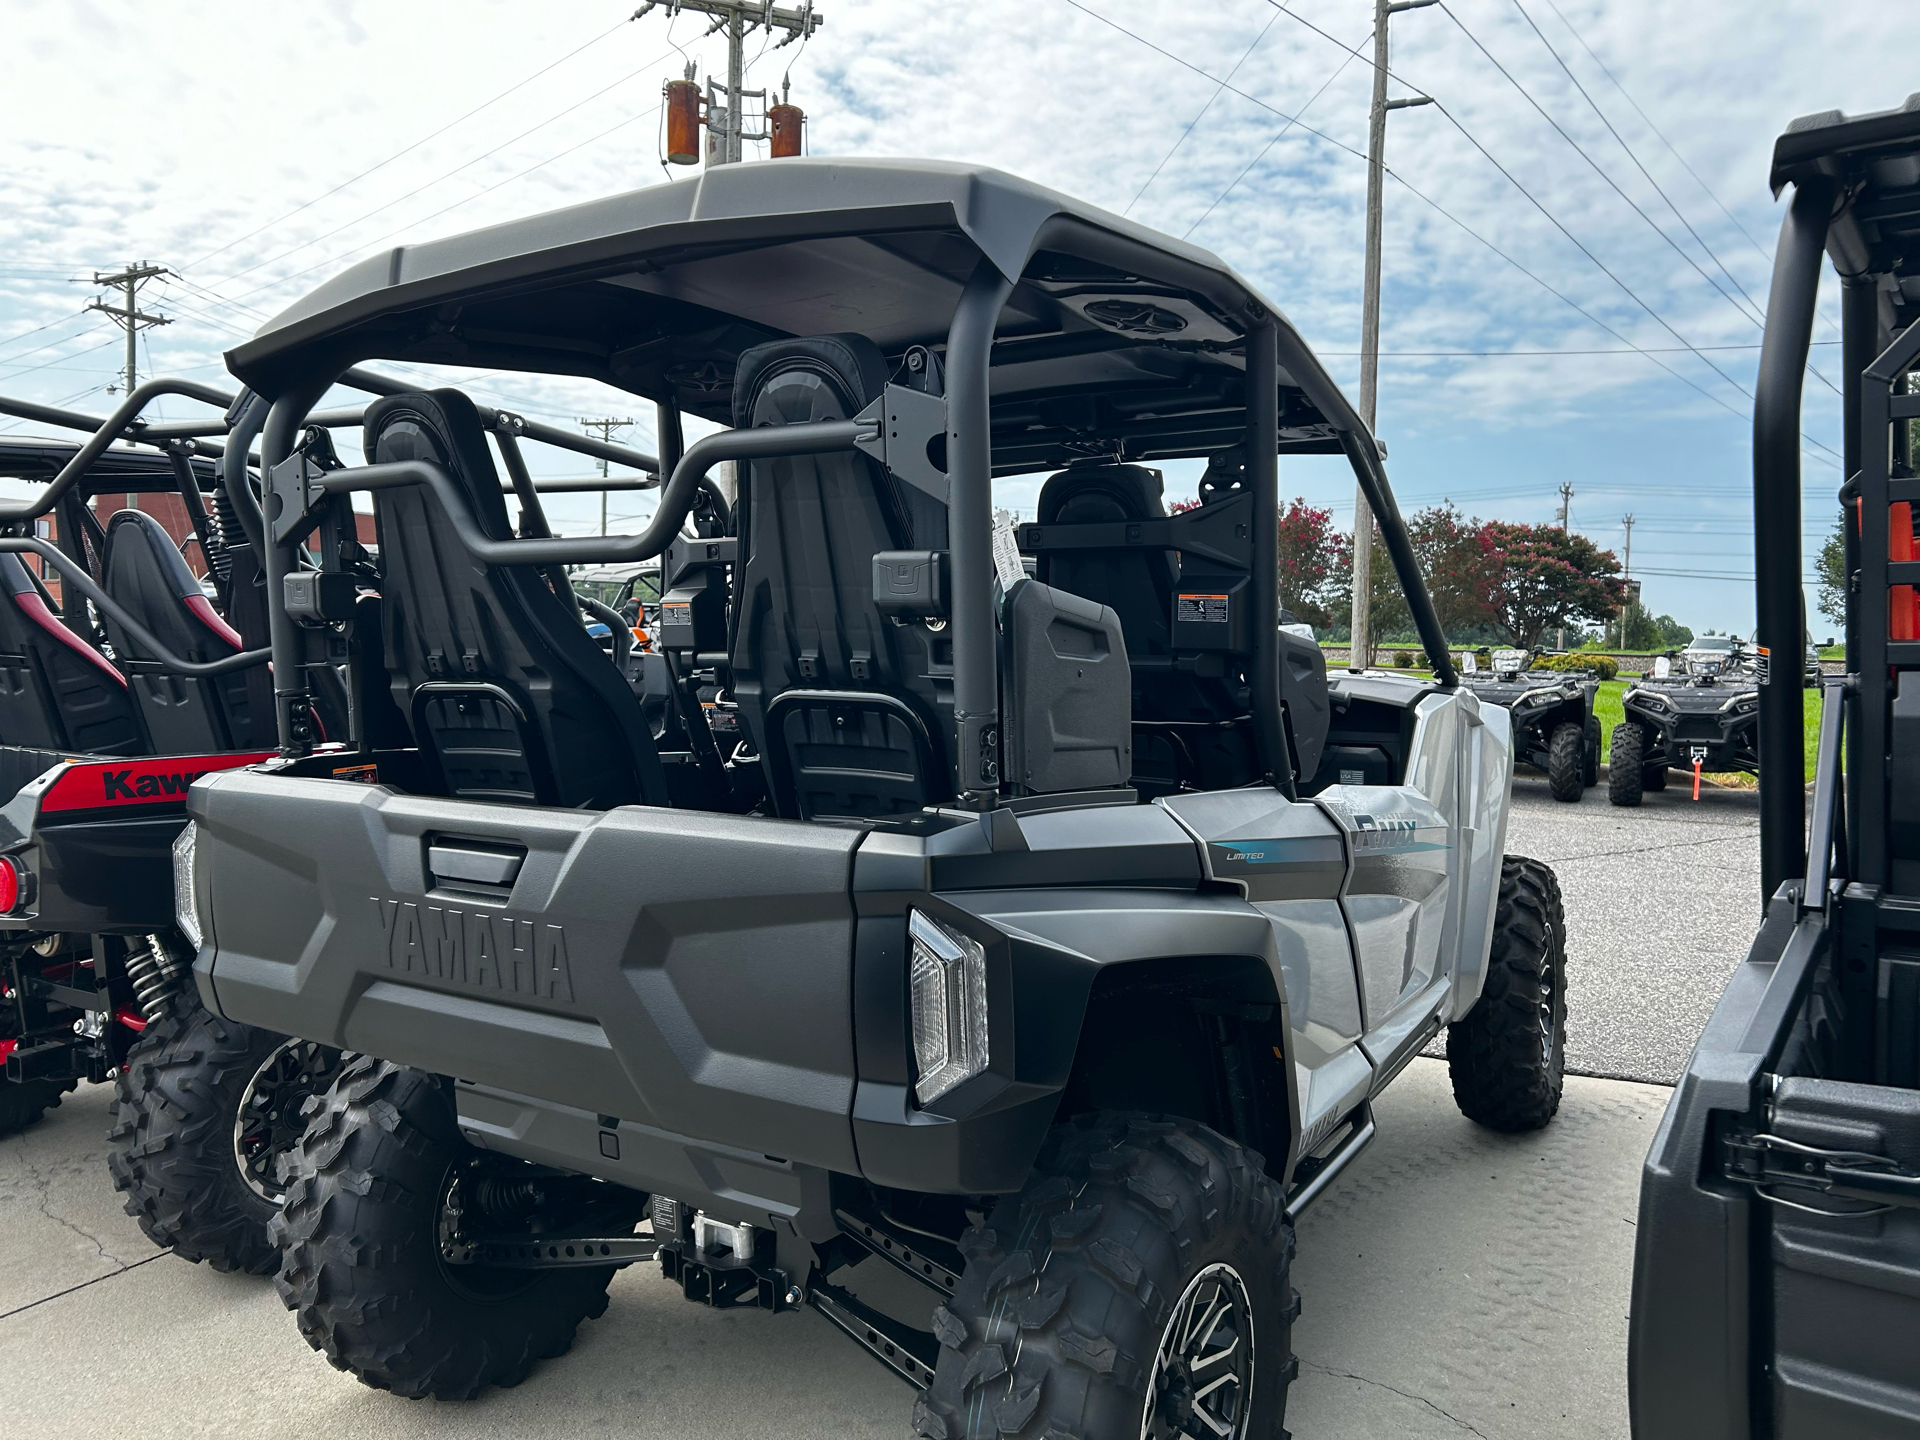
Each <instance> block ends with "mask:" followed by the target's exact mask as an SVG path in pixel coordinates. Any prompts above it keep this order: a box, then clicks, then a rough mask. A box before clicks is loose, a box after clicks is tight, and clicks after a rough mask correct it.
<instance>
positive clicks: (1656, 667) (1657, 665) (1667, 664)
mask: <svg viewBox="0 0 1920 1440" xmlns="http://www.w3.org/2000/svg"><path fill="white" fill-rule="evenodd" d="M1672 674H1673V661H1671V660H1669V659H1668V658H1667V657H1666V656H1664V655H1661V656H1659V657H1658V658H1656V659H1655V660H1654V662H1653V678H1654V679H1656V680H1665V679H1666V678H1667V677H1668V676H1670V675H1672Z"/></svg>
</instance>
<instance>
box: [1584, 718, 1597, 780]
mask: <svg viewBox="0 0 1920 1440" xmlns="http://www.w3.org/2000/svg"><path fill="white" fill-rule="evenodd" d="M1585 740H1586V746H1585V753H1584V754H1583V755H1582V756H1581V760H1580V783H1581V784H1582V785H1585V786H1589V787H1591V786H1594V785H1598V784H1599V783H1600V717H1599V716H1597V715H1589V716H1587V723H1586V727H1585Z"/></svg>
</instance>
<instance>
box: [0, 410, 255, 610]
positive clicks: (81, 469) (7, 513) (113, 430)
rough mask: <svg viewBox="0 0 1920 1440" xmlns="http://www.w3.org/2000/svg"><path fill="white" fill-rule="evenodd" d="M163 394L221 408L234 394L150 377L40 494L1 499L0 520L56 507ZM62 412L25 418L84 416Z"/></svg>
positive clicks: (29, 517) (33, 516)
mask: <svg viewBox="0 0 1920 1440" xmlns="http://www.w3.org/2000/svg"><path fill="white" fill-rule="evenodd" d="M162 395H185V396H187V397H188V398H189V399H193V400H202V401H205V402H206V403H207V404H209V405H218V406H220V407H221V408H222V409H224V408H226V407H227V406H228V405H229V404H231V403H232V401H233V397H232V396H231V395H226V394H223V393H221V392H220V391H218V390H215V389H214V388H213V387H212V386H210V385H200V384H196V383H195V382H194V381H192V380H167V379H160V380H149V381H147V382H146V384H144V385H141V386H139V387H138V388H137V389H135V390H134V391H133V393H132V394H130V395H128V396H127V398H126V399H125V400H122V401H121V402H120V404H119V406H118V407H117V408H116V409H115V410H114V412H113V414H111V415H110V416H108V417H107V418H106V419H105V420H104V421H102V422H101V423H100V425H99V428H98V429H95V430H94V431H93V434H92V436H91V437H89V438H88V439H87V440H86V442H85V443H83V444H82V445H81V446H80V448H79V449H78V450H77V451H75V452H74V456H73V458H72V459H71V460H69V461H68V462H67V463H66V464H65V465H63V466H61V467H60V473H59V474H58V475H56V476H54V477H53V479H51V480H49V481H48V482H47V488H46V489H44V490H42V491H41V492H40V493H39V494H38V495H34V496H31V497H29V498H27V499H24V500H0V523H4V522H6V521H11V520H35V519H38V518H39V517H40V516H42V515H44V514H46V513H47V512H48V511H49V510H51V509H53V507H54V506H55V505H57V504H58V503H59V502H60V497H61V496H62V495H64V494H66V493H67V491H69V490H71V489H72V488H73V487H74V486H75V485H77V484H79V483H80V478H81V476H83V475H85V474H86V473H87V471H88V470H90V469H92V468H93V462H94V461H96V460H98V459H99V458H100V456H101V455H102V454H104V453H105V451H106V449H107V447H108V446H109V445H111V444H113V442H114V441H116V440H118V439H120V438H121V436H122V435H126V433H127V430H128V428H129V427H130V426H132V425H133V422H134V421H135V420H136V419H137V418H138V416H139V414H140V412H141V411H142V410H144V409H146V407H147V406H148V405H150V404H151V403H152V402H153V401H155V400H157V399H159V398H160V396H162ZM6 408H7V409H8V410H9V411H10V412H12V413H19V412H20V411H22V410H26V409H34V410H40V409H41V407H39V406H28V405H26V404H24V403H21V402H15V401H8V402H7V406H6ZM62 414H65V412H61V411H51V412H50V413H48V412H45V411H43V412H42V413H41V414H37V415H29V416H27V417H26V418H28V419H39V420H44V421H45V422H46V423H48V424H60V425H66V424H69V422H70V421H72V420H77V419H82V418H84V417H81V416H74V415H67V417H66V418H65V419H55V418H53V417H54V416H56V415H62ZM77 428H81V429H90V428H92V427H91V426H86V425H82V426H80V427H77ZM127 438H128V439H136V440H137V439H139V438H141V437H140V435H139V434H138V433H137V432H136V433H134V434H132V435H128V436H127ZM89 598H91V597H89Z"/></svg>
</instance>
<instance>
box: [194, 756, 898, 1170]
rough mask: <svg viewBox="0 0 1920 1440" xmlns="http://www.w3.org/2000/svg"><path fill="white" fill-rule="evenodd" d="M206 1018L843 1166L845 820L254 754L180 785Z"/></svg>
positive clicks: (853, 835)
mask: <svg viewBox="0 0 1920 1440" xmlns="http://www.w3.org/2000/svg"><path fill="white" fill-rule="evenodd" d="M189 809H190V811H191V812H192V814H193V817H194V820H195V822H196V825H197V827H198V828H197V831H196V840H195V852H196V853H195V886H196V892H197V896H198V907H199V911H200V915H201V922H202V928H203V930H204V932H205V943H204V945H203V947H202V949H201V952H200V956H199V959H198V961H197V963H196V966H195V969H196V973H197V974H198V976H199V978H200V982H201V987H202V991H203V993H204V994H205V995H206V997H207V1000H208V1002H209V1003H210V1004H212V1005H213V1006H214V1007H215V1008H216V1009H218V1010H219V1012H220V1013H221V1014H223V1015H226V1016H228V1017H229V1018H231V1019H234V1020H239V1021H243V1022H245V1023H247V1024H251V1025H259V1026H263V1027H265V1028H267V1029H271V1030H277V1031H280V1032H282V1033H284V1034H289V1035H297V1036H301V1037H304V1038H307V1039H313V1040H320V1041H324V1042H326V1043H328V1044H332V1045H338V1046H341V1047H343V1048H345V1049H349V1050H357V1051H363V1052H366V1053H368V1054H373V1055H378V1056H380V1057H382V1058H383V1059H388V1060H393V1061H396V1062H398V1063H401V1064H406V1065H413V1066H417V1067H419V1068H421V1069H425V1070H430V1071H434V1072H436V1073H440V1074H445V1075H452V1076H457V1077H460V1078H462V1079H467V1080H472V1081H476V1082H478V1083H481V1084H484V1085H493V1086H498V1087H500V1088H502V1089H506V1090H511V1091H514V1092H516V1093H519V1094H524V1095H530V1096H533V1097H535V1098H538V1099H541V1100H548V1101H553V1102H556V1103H560V1104H565V1105H572V1106H577V1107H579V1108H581V1109H584V1110H590V1111H594V1112H596V1113H599V1114H603V1115H613V1116H616V1117H618V1118H620V1119H622V1120H628V1121H637V1122H639V1123H642V1124H648V1125H656V1126H659V1127H660V1128H662V1129H666V1130H669V1131H671V1132H673V1133H675V1134H679V1135H684V1136H690V1137H693V1138H700V1139H713V1140H720V1141H724V1142H725V1143H727V1144H730V1145H734V1146H739V1147H743V1148H747V1149H753V1150H759V1151H762V1152H766V1153H771V1154H777V1155H780V1156H783V1157H785V1158H787V1159H791V1160H795V1161H800V1162H803V1163H808V1164H814V1165H820V1166H824V1167H828V1168H832V1169H839V1170H847V1171H851V1170H854V1169H855V1168H856V1166H855V1163H854V1156H853V1147H852V1133H851V1125H850V1121H849V1118H848V1117H849V1113H850V1110H851V1104H852V1096H853V1080H854V1076H853V1038H852V1021H851V1013H852V1005H851V977H852V952H853V911H852V905H851V903H850V900H849V885H850V880H851V873H852V858H853V852H854V848H855V847H856V845H857V844H858V843H859V840H860V834H859V832H857V831H853V830H842V829H836V828H832V827H827V826H813V825H805V824H801V823H799V822H793V821H781V820H766V819H754V818H743V817H738V816H729V815H713V814H707V813H702V812H694V811H675V810H656V809H647V808H643V807H638V806H633V807H626V808H622V809H618V810H613V811H608V812H605V813H589V812H582V811H574V810H547V809H536V808H532V807H517V806H513V807H509V806H490V805H483V804H476V803H473V802H468V801H454V800H442V799H435V798H426V797H419V796H406V795H397V794H394V793H392V792H391V791H389V790H386V789H383V788H380V787H375V786H367V785H360V784H355V783H352V782H348V781H339V780H316V779H301V778H293V777H287V776H281V775H269V774H262V773H259V772H255V771H246V772H236V773H229V774H225V775H220V776H213V777H209V778H208V779H206V780H203V781H201V782H200V783H199V784H197V785H196V786H195V787H194V789H193V792H192V796H191V798H190V800H189Z"/></svg>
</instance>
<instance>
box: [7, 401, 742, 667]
mask: <svg viewBox="0 0 1920 1440" xmlns="http://www.w3.org/2000/svg"><path fill="white" fill-rule="evenodd" d="M340 381H341V383H342V384H346V385H349V386H351V387H353V388H355V389H359V390H366V391H369V392H372V393H376V394H381V395H397V394H402V393H405V392H407V391H410V390H413V389H415V388H416V387H415V386H412V385H409V384H406V383H405V382H403V381H399V380H394V379H391V378H389V377H387V376H383V375H378V374H376V373H374V372H372V371H368V370H363V369H359V368H354V369H351V370H348V371H346V372H345V373H343V374H342V375H341V376H340ZM165 395H181V396H185V397H186V398H188V399H192V400H199V401H202V402H204V403H206V404H208V405H217V406H220V407H221V408H222V409H224V410H226V411H227V412H228V413H227V415H226V416H225V417H224V418H222V419H220V420H218V421H193V420H163V421H145V420H142V419H141V418H140V416H141V414H142V413H143V412H144V411H145V410H146V407H147V406H148V405H150V404H152V403H153V402H154V401H155V400H157V399H159V398H160V397H162V396H165ZM0 414H6V415H15V416H18V417H20V418H22V419H26V420H34V421H38V422H40V423H41V424H47V425H58V426H60V427H62V428H63V429H69V430H78V431H83V432H86V433H87V435H88V439H87V440H86V441H85V442H83V443H82V444H81V445H80V447H79V449H78V450H76V451H75V452H74V455H73V457H72V458H71V459H70V460H68V461H67V463H66V464H65V465H63V466H62V467H61V468H60V470H59V472H58V473H57V474H56V475H54V477H53V478H52V479H51V480H49V481H48V482H47V483H46V486H45V488H43V489H42V490H41V491H40V492H39V493H38V494H36V495H33V496H31V497H28V498H25V499H5V498H0V530H17V529H18V528H19V527H20V526H23V525H26V524H28V523H30V522H31V521H33V520H36V519H38V518H40V517H41V516H43V515H46V514H48V513H49V512H51V511H52V510H54V509H55V508H56V507H57V506H58V505H59V503H60V501H61V500H62V499H63V498H64V497H65V496H66V495H67V494H68V493H69V492H71V491H73V490H75V489H76V488H79V487H82V484H83V481H84V480H85V478H86V476H87V475H88V473H89V472H90V471H91V470H92V469H93V467H94V466H95V465H96V464H97V463H98V462H99V460H100V458H101V456H103V455H105V454H106V453H108V447H109V446H110V445H112V444H113V442H114V441H115V440H127V441H131V442H134V443H136V444H142V445H151V446H153V447H154V448H155V449H157V450H158V451H159V452H160V453H161V454H163V455H164V456H166V457H167V459H168V460H169V461H170V462H171V466H172V469H173V472H174V484H173V485H172V486H166V487H162V486H156V485H155V484H154V483H153V481H152V480H151V479H141V480H130V481H129V482H128V483H127V486H126V487H125V488H127V489H129V490H131V491H136V492H158V491H161V490H164V491H165V492H166V493H169V494H172V493H176V492H177V493H178V494H179V495H180V497H181V500H182V503H183V504H185V505H186V507H187V511H188V514H189V516H190V517H192V518H193V520H194V522H195V529H196V531H197V532H198V533H200V534H203V535H204V533H205V527H206V510H205V506H204V504H203V502H202V500H201V489H202V486H201V483H200V478H199V476H198V474H197V472H196V471H195V470H194V469H193V466H192V458H193V457H194V456H202V457H209V458H212V459H215V460H217V461H219V462H220V467H221V468H220V471H219V480H218V482H217V483H219V484H220V485H221V486H222V487H223V488H225V489H226V491H227V494H228V496H229V498H230V499H232V501H233V503H234V510H235V513H236V514H237V515H238V516H239V518H240V521H241V524H242V527H243V528H244V529H246V530H247V532H248V539H249V541H250V542H253V543H257V542H258V541H259V540H260V538H261V531H260V512H259V505H258V502H257V501H256V499H255V497H254V492H253V485H252V483H251V481H250V480H249V479H247V475H248V471H249V467H250V463H251V462H254V461H256V460H257V457H255V456H251V455H249V454H248V447H249V445H250V444H251V442H252V439H253V435H254V434H255V433H257V432H258V428H259V427H258V425H257V424H256V425H254V426H252V428H251V429H249V428H248V426H247V417H248V416H249V415H250V414H258V415H259V416H260V417H262V418H264V416H265V414H266V406H265V404H264V403H263V402H261V401H260V399H259V397H258V396H255V395H252V394H251V392H248V391H242V392H241V394H240V395H239V396H238V397H236V396H233V395H229V394H227V393H225V392H224V391H220V390H216V389H214V388H213V387H212V386H208V385H201V384H198V383H197V382H195V381H191V380H179V379H172V378H167V377H161V378H159V379H155V380H149V381H147V382H146V383H145V384H143V385H140V386H139V387H137V388H136V389H135V390H133V391H132V392H131V393H130V394H129V395H128V396H127V397H126V399H125V400H123V401H122V402H121V403H120V404H119V405H118V406H117V407H115V409H114V411H113V413H112V414H111V415H109V416H107V417H105V418H101V417H99V416H93V415H85V414H81V413H79V412H78V411H73V410H66V409H62V408H60V407H57V406H52V405H42V404H39V403H38V402H36V401H32V400H20V399H15V398H13V397H9V396H0ZM363 414H364V411H363V410H362V409H359V408H355V409H342V410H328V411H317V412H315V413H313V414H311V415H308V416H307V417H306V419H305V423H306V424H307V425H309V426H319V427H322V428H348V427H352V426H356V425H359V424H360V423H361V420H362V417H363ZM480 414H481V420H482V423H483V424H485V425H486V426H487V427H488V428H489V429H490V430H491V431H492V432H493V433H494V435H495V437H496V439H497V440H498V441H499V444H500V449H501V453H502V454H503V455H504V456H505V457H506V459H507V467H508V471H509V473H510V474H511V475H512V477H513V480H512V483H511V484H509V485H506V486H503V487H502V489H503V490H505V491H509V492H511V493H513V494H516V495H517V496H518V497H519V498H520V500H521V502H522V504H523V505H524V506H526V511H525V512H524V513H529V514H537V513H538V507H537V505H533V504H530V503H529V497H530V495H532V494H535V493H573V492H581V491H589V492H590V491H599V490H645V489H651V488H653V487H655V486H657V485H658V484H659V483H660V476H659V473H658V472H659V470H660V462H659V461H658V460H657V459H655V458H654V457H653V456H652V455H649V454H646V453H645V452H644V451H640V450H634V449H630V448H629V447H627V446H624V445H614V444H611V443H608V442H606V441H600V440H595V439H593V438H591V437H590V436H584V435H575V434H573V433H572V432H570V431H566V430H561V429H558V428H557V427H555V426H552V425H546V424H543V423H541V422H539V421H535V420H528V419H526V418H525V417H524V416H521V415H518V414H515V413H514V412H512V411H506V410H496V409H492V408H487V407H483V408H482V409H481V411H480ZM209 436H226V437H227V443H225V444H214V443H212V441H211V440H209V439H208V438H206V437H209ZM521 436H525V437H526V438H527V439H530V440H538V441H540V442H542V443H544V444H547V445H552V446H555V447H557V448H559V449H563V450H571V451H574V452H576V453H578V454H582V455H586V456H590V457H592V458H594V459H600V460H611V461H615V462H617V463H619V464H622V465H628V466H632V467H633V468H635V469H639V470H641V471H643V472H648V473H644V474H643V475H641V476H636V477H621V476H614V477H604V476H595V477H582V478H567V479H559V480H539V481H536V480H534V479H533V478H532V476H531V475H530V474H529V472H528V470H527V466H526V462H525V460H524V458H523V457H522V456H521V454H520V449H519V444H518V439H519V437H521ZM373 468H376V469H377V468H381V467H373ZM355 473H357V472H355ZM236 475H237V476H238V477H239V483H234V482H235V477H236ZM95 488H96V489H97V490H100V491H103V492H107V493H111V492H113V491H116V490H118V489H120V488H122V487H120V486H117V485H113V486H98V487H95ZM714 495H715V497H716V499H717V500H718V503H719V504H721V505H722V506H724V504H725V501H724V497H719V495H718V492H717V491H715V492H714ZM455 513H459V514H461V515H465V513H466V512H465V511H464V510H460V511H458V512H455ZM476 533H477V530H476ZM550 543H551V542H550ZM0 554H14V555H38V556H39V557H40V558H41V559H42V560H44V561H45V562H46V563H47V564H49V565H51V566H52V567H53V568H54V569H55V570H56V571H58V572H59V574H60V578H61V580H62V582H63V584H65V585H70V586H72V587H73V589H74V591H76V592H77V593H78V594H80V595H82V596H84V597H85V598H86V600H88V601H89V602H90V603H91V604H92V605H93V607H94V609H95V610H97V611H99V612H100V613H101V614H103V615H105V616H107V617H108V618H109V619H111V620H112V621H114V623H116V624H117V625H119V626H121V627H122V628H123V629H124V630H126V632H127V633H128V634H130V635H131V636H133V638H134V639H135V640H137V641H138V642H139V643H140V645H141V646H142V647H143V648H144V649H145V650H146V651H147V652H148V653H149V654H151V655H152V656H153V657H154V659H155V661H156V662H157V663H158V664H159V665H160V666H161V668H162V669H164V670H166V671H168V672H170V673H173V674H178V675H188V676H194V677H212V676H216V675H226V674H231V673H232V672H234V671H236V670H247V669H251V668H253V667H254V666H256V665H264V664H267V663H269V662H270V661H272V660H273V658H274V650H273V648H272V646H271V645H268V646H265V647H262V648H260V649H255V650H243V651H240V652H239V653H237V654H233V655H228V656H225V657H224V658H222V659H219V660H208V661H193V660H188V659H186V658H185V657H184V656H180V655H176V654H175V653H174V652H173V651H172V650H170V649H168V648H167V646H166V645H164V644H162V643H161V641H160V639H159V638H158V637H157V636H155V635H154V634H153V632H152V631H150V630H148V629H147V628H146V626H144V625H142V624H141V623H140V622H139V620H137V619H136V618H134V616H133V615H132V613H131V612H129V611H128V610H127V609H126V608H125V607H124V606H123V605H121V604H120V603H119V602H118V601H117V600H115V599H114V598H113V597H112V596H110V595H108V594H107V592H106V591H105V590H104V589H102V588H101V586H100V584H99V582H98V581H96V580H95V579H94V577H93V575H92V573H91V571H89V570H88V568H87V566H86V565H85V563H84V562H83V561H81V560H80V559H79V558H78V557H76V556H74V555H71V554H69V553H67V552H66V551H65V550H62V549H61V548H59V547H58V546H57V545H54V544H52V543H51V542H49V541H46V540H42V539H40V538H39V537H38V536H34V535H23V534H6V533H0ZM273 608H274V607H272V606H271V605H270V607H269V610H270V613H271V610H272V609H273Z"/></svg>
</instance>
